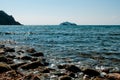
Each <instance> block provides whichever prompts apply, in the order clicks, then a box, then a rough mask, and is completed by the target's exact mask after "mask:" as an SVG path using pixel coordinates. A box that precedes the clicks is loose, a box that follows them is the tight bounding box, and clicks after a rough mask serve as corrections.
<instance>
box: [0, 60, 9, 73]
mask: <svg viewBox="0 0 120 80" xmlns="http://www.w3.org/2000/svg"><path fill="white" fill-rule="evenodd" d="M9 70H11V67H10V66H9V65H8V64H6V63H3V62H0V73H3V72H6V71H9Z"/></svg>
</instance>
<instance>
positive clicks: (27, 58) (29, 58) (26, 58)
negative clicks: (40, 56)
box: [21, 56, 32, 60]
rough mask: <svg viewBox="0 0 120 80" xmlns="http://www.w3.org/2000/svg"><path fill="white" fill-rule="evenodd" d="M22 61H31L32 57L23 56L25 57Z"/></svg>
mask: <svg viewBox="0 0 120 80" xmlns="http://www.w3.org/2000/svg"><path fill="white" fill-rule="evenodd" d="M21 59H22V60H31V59H32V57H30V56H23V57H21Z"/></svg>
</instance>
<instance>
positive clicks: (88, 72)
mask: <svg viewBox="0 0 120 80" xmlns="http://www.w3.org/2000/svg"><path fill="white" fill-rule="evenodd" d="M83 73H84V74H86V75H88V76H90V77H93V76H99V75H100V73H99V72H98V71H96V70H93V69H85V70H84V71H83Z"/></svg>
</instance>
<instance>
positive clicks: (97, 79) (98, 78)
mask: <svg viewBox="0 0 120 80" xmlns="http://www.w3.org/2000/svg"><path fill="white" fill-rule="evenodd" d="M93 80H108V79H106V78H103V77H96V78H94V79H93Z"/></svg>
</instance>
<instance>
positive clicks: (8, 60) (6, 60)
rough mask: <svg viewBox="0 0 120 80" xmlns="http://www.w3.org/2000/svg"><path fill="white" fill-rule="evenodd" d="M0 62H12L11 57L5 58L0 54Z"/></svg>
mask: <svg viewBox="0 0 120 80" xmlns="http://www.w3.org/2000/svg"><path fill="white" fill-rule="evenodd" d="M0 62H5V63H8V64H11V63H13V60H12V59H11V58H7V57H5V56H0Z"/></svg>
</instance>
